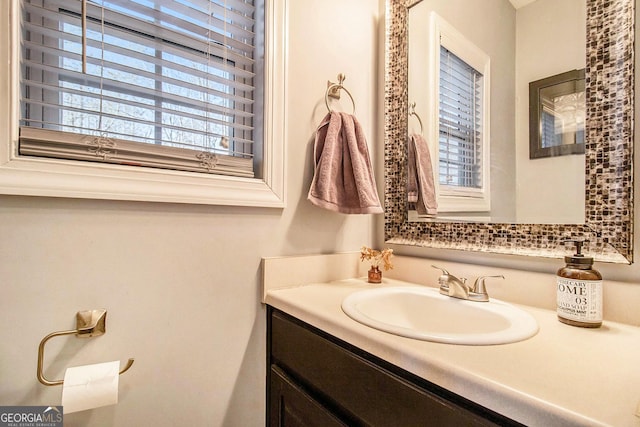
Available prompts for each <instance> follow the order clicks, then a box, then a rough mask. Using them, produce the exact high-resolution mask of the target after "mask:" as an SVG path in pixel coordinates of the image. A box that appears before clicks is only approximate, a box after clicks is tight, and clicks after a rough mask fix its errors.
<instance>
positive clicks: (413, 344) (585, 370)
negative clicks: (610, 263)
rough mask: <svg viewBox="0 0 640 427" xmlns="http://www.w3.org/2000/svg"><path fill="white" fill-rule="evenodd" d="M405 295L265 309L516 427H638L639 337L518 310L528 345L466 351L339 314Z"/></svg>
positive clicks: (284, 293)
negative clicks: (527, 319) (526, 323)
mask: <svg viewBox="0 0 640 427" xmlns="http://www.w3.org/2000/svg"><path fill="white" fill-rule="evenodd" d="M407 285H411V284H410V283H408V282H403V281H400V280H393V279H387V278H385V279H383V284H382V285H371V284H369V283H367V281H366V279H364V278H362V279H347V280H337V281H331V282H327V283H313V284H307V285H301V286H292V287H287V288H282V289H269V290H266V293H265V298H264V301H265V302H266V303H267V304H269V305H271V306H273V307H275V308H278V309H280V310H282V311H284V312H286V313H288V314H291V315H292V316H294V317H297V318H298V319H300V320H303V321H305V322H307V323H309V324H310V325H312V326H315V327H317V328H320V329H322V330H324V331H325V332H328V333H329V334H331V335H333V336H335V337H337V338H340V339H342V340H344V341H347V342H349V343H351V344H353V345H355V346H357V347H359V348H361V349H363V350H365V351H367V352H369V353H371V354H373V355H375V356H378V357H380V358H382V359H384V360H386V361H388V362H390V363H393V364H395V365H397V366H399V367H401V368H403V369H405V370H407V371H409V372H412V373H413V374H416V375H418V376H420V377H422V378H424V379H426V380H428V381H431V382H433V383H435V384H437V385H440V386H442V387H444V388H446V389H448V390H450V391H452V392H454V393H457V394H459V395H461V396H463V397H466V398H467V399H470V400H472V401H474V402H477V403H478V404H480V405H483V406H485V407H487V408H490V409H492V410H494V411H496V412H498V413H501V414H503V415H505V416H507V417H510V418H512V419H514V420H516V421H519V422H521V423H523V424H526V425H530V426H545V427H548V426H563V427H564V426H574V425H575V426H578V425H579V426H585V425H594V426H595V425H611V426H620V427H622V426H635V427H640V415H639V413H640V407H639V405H640V327H636V326H630V325H626V324H622V323H615V322H610V321H606V320H605V322H604V323H603V325H602V327H601V328H598V329H587V328H577V327H573V326H569V325H565V324H563V323H560V322H559V321H558V320H557V318H556V313H555V311H551V310H546V309H541V308H534V307H529V306H524V305H517V306H518V307H521V308H523V309H525V310H526V311H528V312H529V313H531V314H532V315H533V316H534V317H535V318H536V320H537V321H538V323H539V326H540V330H539V332H538V333H537V334H536V335H535V336H534V337H532V338H530V339H528V340H525V341H521V342H517V343H512V344H503V345H493V346H466V345H450V344H439V343H432V342H427V341H418V340H413V339H410V338H404V337H400V336H396V335H392V334H389V333H385V332H381V331H378V330H376V329H373V328H369V327H367V326H365V325H362V324H360V323H358V322H356V321H355V320H352V319H351V318H350V317H348V316H347V315H346V314H344V313H343V311H342V309H341V303H342V300H343V299H344V298H345V297H346V296H347V295H349V294H350V293H352V292H355V291H358V290H362V289H369V288H372V287H374V286H407ZM514 305H516V304H514ZM461 321H464V319H461Z"/></svg>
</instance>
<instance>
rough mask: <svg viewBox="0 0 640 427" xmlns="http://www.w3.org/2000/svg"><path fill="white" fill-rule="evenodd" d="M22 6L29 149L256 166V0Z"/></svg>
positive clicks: (40, 0) (36, 1)
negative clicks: (254, 153)
mask: <svg viewBox="0 0 640 427" xmlns="http://www.w3.org/2000/svg"><path fill="white" fill-rule="evenodd" d="M22 6H23V11H22V16H23V38H22V67H21V71H22V78H21V94H22V96H21V101H22V102H21V138H20V154H26V155H40V156H50V157H61V158H72V159H77V160H93V161H102V162H114V163H122V164H134V165H140V166H155V167H166V168H172V169H184V170H193V171H200V172H216V173H222V174H232V175H238V176H250V177H253V160H252V158H253V148H252V146H253V116H254V108H256V109H260V106H256V105H255V104H254V97H255V91H256V90H255V88H254V75H255V70H254V68H255V67H254V63H255V60H254V56H257V55H256V54H259V52H257V51H256V48H255V46H254V33H255V26H256V24H255V18H254V16H255V13H256V12H255V6H254V5H253V2H252V1H248V2H245V1H242V0H207V1H199V2H194V1H187V0H183V1H180V2H173V1H166V0H155V1H121V0H91V1H88V0H77V1H59V0H23V2H22ZM256 80H258V79H257V78H256Z"/></svg>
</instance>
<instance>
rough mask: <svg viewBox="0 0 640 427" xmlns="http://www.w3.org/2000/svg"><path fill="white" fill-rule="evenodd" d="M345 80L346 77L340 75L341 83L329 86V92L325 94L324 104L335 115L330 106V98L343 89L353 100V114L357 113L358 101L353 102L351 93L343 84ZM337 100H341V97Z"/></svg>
mask: <svg viewBox="0 0 640 427" xmlns="http://www.w3.org/2000/svg"><path fill="white" fill-rule="evenodd" d="M344 79H345V77H344V75H343V74H339V75H338V81H339V83H333V84H332V85H329V87H328V88H327V91H326V92H325V93H324V103H325V104H326V105H327V110H329V112H330V113H333V110H332V109H331V107H330V106H329V96H332V95H331V94H332V93H336V92H338V91H340V90H341V89H342V90H344V91H345V92H346V93H347V95H349V98H350V99H351V105H352V106H353V113H352V114H355V113H356V101H354V100H353V96H351V92H349V91H348V90H347V88H346V87H344V86H343V85H342V82H343V81H344ZM337 98H338V99H339V98H340V97H339V96H337Z"/></svg>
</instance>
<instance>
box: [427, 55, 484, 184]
mask: <svg viewBox="0 0 640 427" xmlns="http://www.w3.org/2000/svg"><path fill="white" fill-rule="evenodd" d="M439 102H440V104H439V105H440V107H439V109H440V126H439V139H438V144H439V159H440V162H439V174H438V177H439V181H440V184H441V185H446V186H452V187H460V188H482V174H481V171H482V148H483V147H482V138H481V136H482V74H480V73H479V72H478V71H477V70H475V69H474V68H473V67H471V66H469V64H467V63H466V62H464V61H463V60H461V59H460V58H458V57H457V56H456V55H454V54H453V53H451V52H450V51H449V50H448V49H447V48H445V47H444V46H441V47H440V100H439Z"/></svg>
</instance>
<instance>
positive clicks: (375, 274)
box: [368, 265, 382, 283]
mask: <svg viewBox="0 0 640 427" xmlns="http://www.w3.org/2000/svg"><path fill="white" fill-rule="evenodd" d="M368 276H369V278H368V281H369V283H382V271H380V269H379V268H378V266H376V265H372V266H371V269H370V270H369V275H368Z"/></svg>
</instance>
